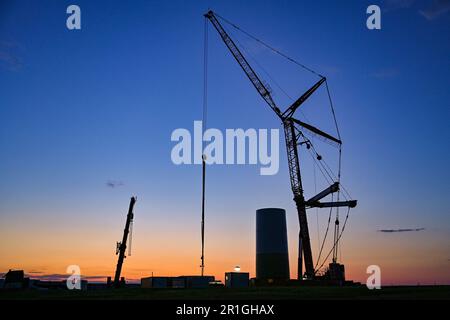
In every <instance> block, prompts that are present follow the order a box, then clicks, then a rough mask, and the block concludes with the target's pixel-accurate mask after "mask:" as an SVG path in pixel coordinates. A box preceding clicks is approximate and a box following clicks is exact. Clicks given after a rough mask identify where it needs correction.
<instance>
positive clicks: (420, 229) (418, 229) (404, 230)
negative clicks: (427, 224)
mask: <svg viewBox="0 0 450 320" xmlns="http://www.w3.org/2000/svg"><path fill="white" fill-rule="evenodd" d="M422 230H425V228H416V229H381V230H378V232H385V233H394V232H416V231H422Z"/></svg>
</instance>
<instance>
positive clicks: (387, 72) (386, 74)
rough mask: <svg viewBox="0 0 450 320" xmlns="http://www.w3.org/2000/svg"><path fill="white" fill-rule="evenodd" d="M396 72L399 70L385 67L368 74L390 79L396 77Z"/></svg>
mask: <svg viewBox="0 0 450 320" xmlns="http://www.w3.org/2000/svg"><path fill="white" fill-rule="evenodd" d="M398 74H399V72H398V70H397V69H393V68H385V69H380V70H377V71H375V72H373V73H371V74H370V76H371V77H373V78H377V79H390V78H395V77H397V76H398Z"/></svg>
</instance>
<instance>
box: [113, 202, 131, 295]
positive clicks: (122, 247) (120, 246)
mask: <svg viewBox="0 0 450 320" xmlns="http://www.w3.org/2000/svg"><path fill="white" fill-rule="evenodd" d="M135 203H136V197H131V200H130V206H129V208H128V214H127V221H126V222H125V229H124V230H123V238H122V242H117V247H116V255H117V254H118V255H119V258H118V260H117V267H116V273H115V275H114V287H115V288H118V287H120V273H121V272H122V265H123V261H124V259H125V252H126V249H127V239H128V234H129V232H130V227H131V225H132V223H133V217H134V214H133V208H134V204H135ZM130 246H131V237H130Z"/></svg>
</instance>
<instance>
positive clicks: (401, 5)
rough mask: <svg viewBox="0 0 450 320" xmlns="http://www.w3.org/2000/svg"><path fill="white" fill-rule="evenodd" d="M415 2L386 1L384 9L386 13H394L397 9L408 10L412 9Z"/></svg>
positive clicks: (402, 0) (404, 0)
mask: <svg viewBox="0 0 450 320" xmlns="http://www.w3.org/2000/svg"><path fill="white" fill-rule="evenodd" d="M414 2H415V0H386V1H385V2H384V9H385V10H386V11H393V10H397V9H407V8H410V7H412V5H413V4H414Z"/></svg>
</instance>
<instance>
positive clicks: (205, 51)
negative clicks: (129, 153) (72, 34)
mask: <svg viewBox="0 0 450 320" xmlns="http://www.w3.org/2000/svg"><path fill="white" fill-rule="evenodd" d="M203 45H204V47H203V114H202V137H203V134H204V132H205V128H206V120H207V115H208V20H207V18H206V17H205V30H204V44H203ZM203 150H204V145H203V139H202V220H201V241H202V252H201V257H200V260H201V265H200V269H201V275H202V276H203V274H204V269H205V187H206V183H205V182H206V156H205V155H204V154H203Z"/></svg>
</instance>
